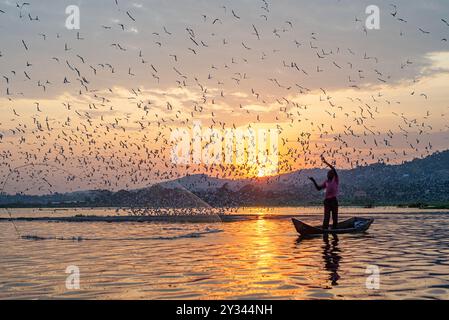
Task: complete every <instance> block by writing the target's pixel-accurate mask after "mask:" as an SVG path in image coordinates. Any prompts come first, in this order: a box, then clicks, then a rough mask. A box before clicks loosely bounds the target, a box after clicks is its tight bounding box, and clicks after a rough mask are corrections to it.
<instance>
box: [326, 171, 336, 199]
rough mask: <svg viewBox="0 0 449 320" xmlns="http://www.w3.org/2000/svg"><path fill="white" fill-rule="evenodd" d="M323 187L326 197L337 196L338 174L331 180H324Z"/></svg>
mask: <svg viewBox="0 0 449 320" xmlns="http://www.w3.org/2000/svg"><path fill="white" fill-rule="evenodd" d="M323 187H324V188H326V199H330V198H336V197H337V196H338V176H336V177H334V178H333V179H332V181H328V180H326V181H325V182H324V183H323Z"/></svg>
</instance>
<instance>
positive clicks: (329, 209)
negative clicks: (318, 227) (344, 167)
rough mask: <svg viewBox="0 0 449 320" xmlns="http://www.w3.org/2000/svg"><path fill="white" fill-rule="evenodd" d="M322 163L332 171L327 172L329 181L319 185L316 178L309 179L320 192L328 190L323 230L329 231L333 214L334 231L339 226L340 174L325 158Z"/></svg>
mask: <svg viewBox="0 0 449 320" xmlns="http://www.w3.org/2000/svg"><path fill="white" fill-rule="evenodd" d="M321 161H323V163H324V164H326V165H327V166H328V167H329V168H330V170H329V171H328V172H327V180H326V181H325V182H324V183H323V184H321V185H319V184H318V183H317V182H316V181H315V179H314V178H312V177H309V179H310V180H311V181H312V182H313V184H314V185H315V188H316V189H317V190H318V191H321V190H323V189H326V194H325V198H324V220H323V229H324V230H327V229H329V221H330V215H331V213H332V229H337V225H338V200H337V196H338V184H339V179H338V174H337V170H335V167H334V166H333V165H331V164H330V163H329V162H327V161H326V159H324V157H323V156H321Z"/></svg>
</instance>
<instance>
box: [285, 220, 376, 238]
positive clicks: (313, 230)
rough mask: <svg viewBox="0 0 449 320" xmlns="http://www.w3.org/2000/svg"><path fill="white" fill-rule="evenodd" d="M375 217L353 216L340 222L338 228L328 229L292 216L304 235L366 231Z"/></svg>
mask: <svg viewBox="0 0 449 320" xmlns="http://www.w3.org/2000/svg"><path fill="white" fill-rule="evenodd" d="M373 221H374V219H365V218H357V217H355V218H351V219H348V220H345V221H343V222H340V223H339V224H338V225H337V228H336V229H326V230H324V229H323V228H322V226H316V227H313V226H311V225H308V224H307V223H304V222H302V221H300V220H298V219H296V218H292V222H293V225H294V226H295V228H296V231H298V233H299V234H300V235H302V236H313V235H320V234H329V233H335V234H342V233H361V232H365V231H366V230H368V229H369V227H370V226H371V224H372V223H373Z"/></svg>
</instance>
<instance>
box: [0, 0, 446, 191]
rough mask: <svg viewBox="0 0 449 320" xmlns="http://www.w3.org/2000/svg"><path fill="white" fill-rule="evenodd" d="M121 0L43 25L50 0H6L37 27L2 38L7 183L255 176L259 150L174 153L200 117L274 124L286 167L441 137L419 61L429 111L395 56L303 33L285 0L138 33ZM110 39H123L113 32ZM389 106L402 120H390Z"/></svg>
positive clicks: (231, 123)
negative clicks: (282, 7)
mask: <svg viewBox="0 0 449 320" xmlns="http://www.w3.org/2000/svg"><path fill="white" fill-rule="evenodd" d="M110 1H111V7H110V8H109V10H110V11H111V12H114V17H113V18H111V19H103V20H102V19H98V22H95V23H96V25H95V26H94V27H89V28H88V29H83V26H81V29H80V30H74V31H67V30H56V31H57V32H48V30H47V29H45V28H43V27H42V24H43V23H44V21H43V17H42V16H39V15H38V14H36V13H34V12H35V10H34V7H35V6H39V1H28V2H18V3H17V4H16V5H15V6H9V7H5V5H4V4H0V24H1V25H5V23H6V22H5V21H6V20H8V21H10V22H11V21H12V23H13V26H20V29H21V30H25V31H23V32H24V33H25V34H26V35H27V37H24V39H21V38H20V37H19V35H17V36H16V35H14V41H15V47H14V48H9V47H2V46H3V44H0V66H1V69H0V72H1V73H2V74H1V77H2V78H1V80H2V82H1V84H0V89H1V90H2V98H1V104H0V114H1V118H0V178H1V180H0V188H3V189H2V190H0V191H3V192H8V193H14V192H20V193H33V192H37V193H53V192H56V191H61V190H64V191H73V190H80V189H110V190H120V189H133V188H140V187H144V186H147V185H150V184H152V183H155V182H158V181H163V180H171V179H176V178H178V177H181V176H184V175H186V174H196V173H206V174H208V175H210V176H216V177H222V178H234V179H238V178H248V177H254V178H255V179H256V178H257V175H258V173H259V174H260V172H261V171H260V168H258V166H257V165H256V166H254V165H252V164H248V165H235V164H234V165H227V164H224V163H222V164H213V165H207V164H190V165H189V164H185V165H179V164H176V163H173V162H172V161H171V156H170V152H171V150H172V147H173V144H174V143H176V141H172V140H171V134H172V133H173V131H174V130H176V128H187V129H189V128H192V125H193V122H194V121H196V120H201V121H202V124H203V125H204V128H206V129H207V128H211V129H212V128H213V129H219V130H224V129H226V128H245V129H247V128H255V129H257V128H259V127H267V126H268V127H270V128H273V129H274V130H276V131H277V132H278V133H279V163H278V164H272V165H273V166H275V167H276V170H277V171H278V172H279V173H283V172H291V171H294V170H298V169H300V168H303V167H317V166H319V165H320V162H319V156H320V155H321V154H324V155H325V156H326V157H327V158H329V159H335V161H337V163H338V164H339V166H342V167H347V168H349V167H356V166H361V165H367V164H369V163H373V162H383V163H396V162H398V161H402V160H404V159H409V158H413V157H420V156H425V155H428V154H430V153H432V152H434V151H435V150H434V147H433V145H432V143H431V142H430V141H429V140H428V139H427V138H426V137H429V136H430V135H431V134H432V133H435V132H436V131H437V130H436V129H435V128H433V126H432V117H438V118H439V117H440V116H441V117H443V118H444V117H446V114H441V115H440V114H434V113H433V112H432V111H431V97H430V96H429V94H428V93H426V92H422V91H421V90H420V87H419V85H420V75H419V74H418V75H416V76H414V77H413V79H411V80H406V81H408V83H407V86H408V87H410V88H412V89H411V91H412V92H410V94H409V95H410V99H415V100H416V101H417V103H420V104H422V106H423V109H424V108H427V109H424V110H425V111H424V112H423V114H422V116H419V115H416V114H414V113H411V114H407V112H404V110H406V107H405V106H403V104H401V101H399V100H398V99H397V96H394V94H392V93H391V92H394V87H395V85H396V84H397V83H395V80H394V79H393V76H392V75H391V73H392V71H391V70H389V69H388V67H387V66H386V62H388V63H392V62H391V61H384V60H382V57H379V56H376V55H374V54H371V53H370V52H368V51H360V49H355V48H349V47H348V48H344V47H338V46H333V45H332V46H331V45H329V43H328V42H326V41H324V40H322V39H323V38H325V35H322V34H320V33H319V32H318V31H317V32H310V33H309V34H308V35H306V36H304V35H303V34H301V38H299V34H300V30H301V29H302V28H303V25H302V22H301V21H300V20H298V21H295V19H293V18H292V19H289V20H286V21H280V19H279V18H278V17H277V16H275V14H274V13H272V12H273V10H272V7H274V6H277V5H279V4H277V3H275V2H269V1H266V0H261V1H260V0H255V1H253V8H251V16H250V17H249V16H245V13H246V12H247V11H245V10H243V11H242V10H240V9H239V6H240V5H241V4H240V2H238V1H234V2H233V3H232V4H226V5H221V4H219V3H217V4H216V6H217V8H216V9H215V10H213V12H211V13H208V12H198V14H197V19H196V20H195V21H185V20H183V19H181V20H180V21H176V23H173V24H170V22H171V21H168V22H166V25H160V27H159V28H158V29H155V30H151V35H150V36H149V37H148V38H147V37H145V38H143V37H140V38H139V33H140V32H142V31H141V30H142V29H144V28H145V27H144V26H145V25H146V22H147V19H149V18H148V17H145V16H143V15H142V14H140V10H141V8H140V7H139V6H136V5H135V6H133V5H131V4H129V3H128V2H126V4H125V1H123V3H122V1H121V0H110ZM153 9H154V10H156V11H157V8H153ZM173 10H174V11H177V9H176V8H175V6H173ZM198 10H200V9H198ZM389 10H391V12H390V14H389V19H390V20H391V21H390V22H391V23H397V24H398V29H401V28H403V29H406V28H408V29H407V30H411V31H409V32H410V33H412V32H415V33H416V36H422V37H426V36H428V35H429V33H430V31H428V30H427V29H426V28H425V26H415V25H413V23H414V22H413V21H410V20H409V19H408V18H407V17H406V16H402V15H401V9H400V8H399V7H398V6H397V5H394V4H392V5H390V6H389ZM81 12H82V16H81V18H83V17H85V16H86V15H89V14H93V13H89V12H87V10H84V11H83V10H82V11H81ZM178 14H181V13H180V12H178ZM290 14H291V15H293V16H294V13H293V12H292V13H290ZM362 14H363V13H362ZM83 15H84V16H83ZM90 18H92V17H90ZM90 18H89V19H90ZM62 21H63V19H62ZM62 21H61V22H62ZM182 24H184V25H183V26H181V27H180V25H182ZM354 24H355V27H356V28H358V29H359V30H360V31H357V32H359V33H360V41H364V37H365V38H366V37H368V36H369V35H370V32H371V31H370V30H367V29H366V28H365V27H364V19H363V18H362V16H361V15H360V16H358V17H356V18H355V21H349V22H348V25H349V26H351V27H352V26H354ZM406 26H407V27H406ZM448 27H449V24H448V22H447V20H446V19H445V18H444V17H442V18H441V28H442V29H444V30H447V32H448V33H449V28H448ZM231 29H232V30H237V32H234V33H233V32H231V31H229V30H231ZM44 30H47V31H44ZM2 32H3V31H2ZM407 36H408V34H407V33H405V32H403V31H400V32H399V33H398V35H397V37H402V38H406V37H407ZM136 38H137V39H139V40H138V41H136ZM105 39H107V40H105ZM109 39H115V40H114V41H112V42H111V41H109V42H110V43H107V44H105V45H103V44H104V43H105V42H107V41H108V40H109ZM139 41H140V43H142V47H139V46H138V44H139ZM143 42H145V46H144V45H143ZM441 42H447V39H446V38H444V39H442V40H441ZM379 45H382V44H379ZM358 47H359V46H358ZM51 48H57V49H54V50H53V49H51ZM86 48H87V49H86ZM292 56H293V57H296V59H295V60H291V59H292V58H291V57H292ZM22 59H23V60H22ZM287 59H290V60H287ZM18 60H19V63H18V64H17V66H16V67H14V70H12V69H11V68H12V65H13V61H18ZM113 61H115V62H113ZM158 61H165V63H163V64H162V63H158ZM301 61H307V63H306V64H304V63H301ZM393 63H394V61H393ZM414 64H416V62H415V61H413V60H411V59H408V58H404V59H403V60H402V61H398V62H397V65H396V69H397V70H398V71H397V72H399V73H400V72H403V73H404V77H405V78H407V77H408V73H407V72H408V70H409V68H412V67H413V66H414ZM262 77H265V78H262ZM326 78H337V82H338V83H339V84H340V85H339V86H340V87H341V88H342V89H341V90H342V91H343V92H344V94H345V95H347V96H346V97H344V98H342V97H341V94H340V93H338V92H337V91H335V90H334V89H335V88H334V87H331V88H326V85H325V84H324V82H323V84H322V85H320V84H319V81H321V80H322V79H326ZM409 79H410V78H409ZM372 88H375V89H372ZM391 88H393V89H391ZM415 88H416V89H415ZM370 90H371V91H372V90H377V91H376V92H377V93H376V94H372V93H367V92H371V91H370ZM398 90H399V89H398ZM398 109H399V110H400V111H398ZM448 113H449V110H448ZM385 117H392V118H393V120H392V123H395V124H394V126H392V127H390V128H388V129H385V128H383V127H382V119H383V118H385ZM447 128H449V127H448V126H446V128H445V130H447ZM440 130H442V129H440ZM210 143H211V141H203V147H205V146H207V145H208V144H210ZM250 143H255V142H254V141H252V142H250ZM267 172H268V171H267ZM262 173H263V171H262ZM2 181H3V182H2ZM1 183H3V185H2V184H1Z"/></svg>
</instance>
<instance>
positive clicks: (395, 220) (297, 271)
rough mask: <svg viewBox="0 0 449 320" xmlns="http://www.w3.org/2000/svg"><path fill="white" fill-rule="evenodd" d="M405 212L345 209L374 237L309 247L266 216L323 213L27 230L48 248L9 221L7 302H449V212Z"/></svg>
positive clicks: (286, 223)
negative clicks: (373, 268) (376, 274)
mask: <svg viewBox="0 0 449 320" xmlns="http://www.w3.org/2000/svg"><path fill="white" fill-rule="evenodd" d="M401 210H402V211H401ZM401 210H399V209H392V208H380V209H379V208H375V209H364V210H360V209H355V208H344V209H343V210H342V212H343V213H344V214H346V216H347V217H350V216H352V215H354V214H353V213H356V212H359V214H358V215H361V216H374V218H375V219H376V220H375V223H374V224H373V225H372V227H371V229H370V230H369V232H368V233H366V234H362V235H340V236H339V237H338V238H334V237H332V236H330V237H329V238H328V239H326V238H324V239H323V238H322V237H320V238H316V239H309V240H302V241H300V239H298V235H297V233H296V232H295V230H294V228H293V226H292V224H291V222H290V220H289V219H287V218H285V219H284V218H279V219H264V215H266V214H277V215H279V214H298V216H301V218H302V220H304V221H306V222H310V223H319V222H320V220H321V216H320V215H319V212H320V211H321V210H320V209H318V208H312V209H310V208H308V209H305V208H288V209H246V210H245V211H244V212H240V213H245V212H246V213H252V214H254V213H256V214H257V213H258V214H260V217H259V219H256V220H248V221H239V222H227V223H210V224H175V223H54V222H52V223H48V222H19V223H16V225H17V228H18V231H19V233H20V235H36V236H39V237H48V238H49V240H39V241H33V240H23V239H19V238H18V236H17V234H16V231H15V228H14V226H13V224H12V223H11V222H1V223H0V257H1V259H0V298H1V299H11V298H16V299H55V298H63V299H73V298H81V299H246V298H248V299H250V298H275V299H351V298H356V299H407V298H423V299H449V237H448V236H449V213H447V212H440V213H437V212H428V211H418V210H410V209H401ZM360 212H362V213H360ZM11 214H12V215H13V216H19V215H23V216H29V215H31V216H33V215H42V216H49V215H75V214H95V215H113V214H114V210H101V209H96V210H76V211H75V210H73V209H70V210H64V211H53V210H45V211H42V210H40V211H38V210H14V211H12V212H11ZM0 216H1V217H7V216H8V215H7V212H6V211H0ZM55 237H57V238H60V239H62V238H64V239H67V240H60V239H59V240H56V239H55ZM73 237H77V238H79V237H80V238H82V239H84V240H83V241H74V240H70V239H71V238H73ZM70 265H76V266H77V267H79V269H80V272H81V281H80V284H81V288H80V289H79V290H68V289H66V286H65V282H66V277H67V274H66V273H65V270H66V268H67V267H68V266H70ZM370 265H377V266H378V267H379V268H380V289H379V290H369V289H367V288H366V280H367V276H368V275H367V274H366V273H365V272H366V269H367V267H368V266H370Z"/></svg>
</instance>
